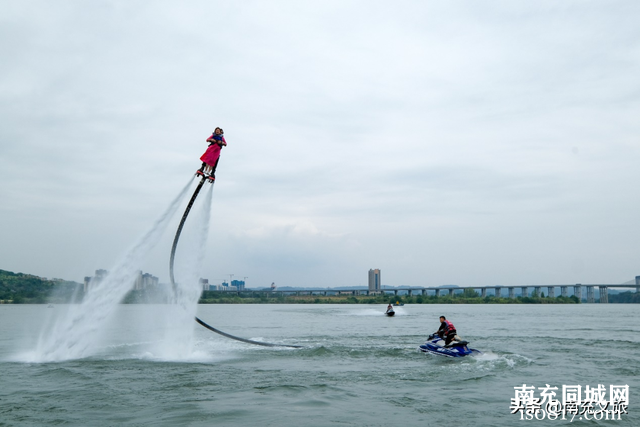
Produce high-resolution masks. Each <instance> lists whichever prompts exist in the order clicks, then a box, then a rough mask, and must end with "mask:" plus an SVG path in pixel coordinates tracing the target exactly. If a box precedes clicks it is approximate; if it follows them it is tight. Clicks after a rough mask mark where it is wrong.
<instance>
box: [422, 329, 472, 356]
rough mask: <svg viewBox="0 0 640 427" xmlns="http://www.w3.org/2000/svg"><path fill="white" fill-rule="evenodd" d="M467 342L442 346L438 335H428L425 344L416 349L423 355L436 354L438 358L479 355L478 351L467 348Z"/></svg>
mask: <svg viewBox="0 0 640 427" xmlns="http://www.w3.org/2000/svg"><path fill="white" fill-rule="evenodd" d="M467 344H469V342H468V341H464V340H462V341H452V342H451V343H450V344H449V345H448V346H445V345H444V340H443V339H442V338H440V337H439V336H438V335H435V334H433V335H429V338H427V342H425V343H424V344H422V345H421V346H420V347H418V350H419V351H421V352H423V353H431V354H437V355H438V356H446V357H464V356H477V355H479V354H481V352H480V351H478V350H476V349H473V348H469V347H467Z"/></svg>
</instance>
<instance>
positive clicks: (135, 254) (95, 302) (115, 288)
mask: <svg viewBox="0 0 640 427" xmlns="http://www.w3.org/2000/svg"><path fill="white" fill-rule="evenodd" d="M192 182H193V179H190V180H189V182H188V183H187V185H186V186H185V187H184V188H183V189H182V191H181V192H180V194H179V195H178V196H177V197H176V198H175V199H174V200H173V201H172V202H171V204H170V205H169V207H168V208H167V210H166V211H165V212H164V213H163V214H162V215H161V216H160V217H159V218H158V219H157V220H156V222H155V223H154V224H153V226H152V227H151V229H150V230H149V231H148V232H147V233H145V234H144V236H143V237H142V238H141V239H140V240H139V241H138V243H137V244H136V245H135V246H134V247H133V248H132V249H131V250H129V251H128V252H127V253H126V254H125V255H124V256H123V257H122V258H121V259H120V261H119V262H118V263H116V265H115V266H114V267H113V268H111V270H110V271H109V274H108V275H107V276H106V277H105V278H104V279H103V280H102V281H100V282H98V283H92V284H91V288H90V289H89V291H88V292H87V295H85V298H84V300H83V302H82V303H81V304H70V305H68V306H67V307H68V311H67V312H66V313H63V314H62V315H61V316H60V317H58V318H57V319H56V320H55V321H54V322H53V323H52V324H51V325H50V326H49V327H48V328H46V329H45V330H44V331H43V332H42V334H41V336H40V339H39V342H38V345H37V347H36V349H35V351H34V352H33V353H32V354H30V355H29V356H28V358H29V359H30V360H29V361H31V362H51V361H61V360H69V359H79V358H83V357H87V356H90V355H92V354H95V353H96V352H97V345H98V344H99V342H100V340H101V336H102V334H101V332H103V329H104V328H105V327H106V324H107V322H106V321H107V320H108V319H109V318H110V316H111V315H112V314H113V313H114V312H115V310H116V308H117V306H118V304H119V303H120V302H121V301H122V299H123V298H124V297H125V295H126V294H127V292H129V290H131V288H132V287H133V284H134V280H135V278H136V276H137V274H138V270H139V268H140V265H141V263H142V261H143V259H144V258H145V257H146V256H147V255H148V254H149V252H150V251H151V249H152V248H153V247H154V246H155V245H156V244H157V243H158V241H159V240H160V238H161V236H162V233H163V232H164V231H165V230H166V228H167V226H168V224H169V222H170V220H171V218H172V217H173V215H174V214H175V212H176V210H177V209H178V207H179V206H180V205H181V202H182V201H183V200H184V198H185V196H186V195H187V194H188V190H189V188H190V186H191V183H192Z"/></svg>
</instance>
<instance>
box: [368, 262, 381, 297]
mask: <svg viewBox="0 0 640 427" xmlns="http://www.w3.org/2000/svg"><path fill="white" fill-rule="evenodd" d="M381 290H382V280H381V279H380V269H378V268H376V269H375V270H373V269H370V270H369V292H380V291H381Z"/></svg>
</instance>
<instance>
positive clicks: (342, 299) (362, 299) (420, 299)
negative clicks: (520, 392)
mask: <svg viewBox="0 0 640 427" xmlns="http://www.w3.org/2000/svg"><path fill="white" fill-rule="evenodd" d="M199 303H200V304H395V303H398V304H580V301H579V300H578V298H577V297H575V296H571V297H562V296H559V297H557V298H545V297H524V298H523V297H516V298H496V297H494V296H488V297H485V298H481V297H479V296H478V297H467V296H458V295H454V296H448V295H447V296H439V297H436V296H434V295H430V296H423V295H417V296H408V295H402V296H401V295H371V296H367V295H357V296H355V295H331V296H324V295H281V294H279V295H277V296H276V295H274V296H264V295H263V296H259V297H253V296H250V295H246V296H245V295H243V294H240V295H237V294H235V295H225V294H224V293H222V292H204V293H203V296H202V297H201V298H200V301H199Z"/></svg>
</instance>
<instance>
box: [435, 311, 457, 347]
mask: <svg viewBox="0 0 640 427" xmlns="http://www.w3.org/2000/svg"><path fill="white" fill-rule="evenodd" d="M436 334H438V336H439V337H440V338H445V337H446V338H445V341H444V345H445V346H448V345H449V344H451V341H453V339H454V338H455V336H456V334H457V331H456V327H455V326H453V323H451V322H449V321H448V320H447V318H446V317H444V316H440V328H439V329H438V332H436Z"/></svg>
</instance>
